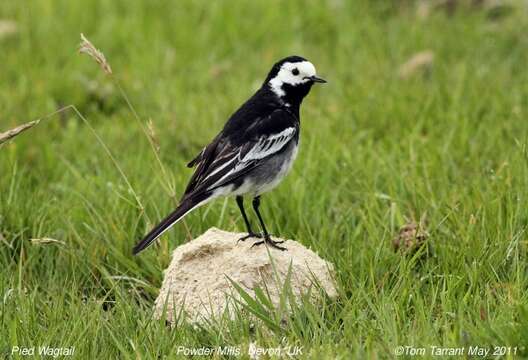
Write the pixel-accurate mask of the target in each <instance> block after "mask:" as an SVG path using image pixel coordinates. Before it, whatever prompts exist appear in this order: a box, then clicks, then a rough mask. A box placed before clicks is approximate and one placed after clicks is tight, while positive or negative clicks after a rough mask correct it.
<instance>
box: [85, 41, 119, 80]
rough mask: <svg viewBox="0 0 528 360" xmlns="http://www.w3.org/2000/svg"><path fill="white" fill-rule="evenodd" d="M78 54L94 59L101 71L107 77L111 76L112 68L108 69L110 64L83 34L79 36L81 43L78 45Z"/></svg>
mask: <svg viewBox="0 0 528 360" xmlns="http://www.w3.org/2000/svg"><path fill="white" fill-rule="evenodd" d="M79 53H81V54H86V55H88V56H89V57H91V58H92V59H94V60H95V61H96V62H97V63H98V64H99V66H100V67H101V69H103V71H104V72H105V73H107V74H108V75H112V68H111V67H110V64H109V63H108V61H106V58H105V56H104V54H103V53H102V52H101V51H100V50H98V49H97V48H96V47H95V46H93V44H92V43H91V42H90V40H88V39H87V38H86V37H85V36H84V34H81V43H80V44H79Z"/></svg>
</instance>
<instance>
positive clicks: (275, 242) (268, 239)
mask: <svg viewBox="0 0 528 360" xmlns="http://www.w3.org/2000/svg"><path fill="white" fill-rule="evenodd" d="M283 242H284V240H281V241H273V240H271V238H270V237H264V240H261V241H257V242H256V243H254V244H253V245H251V247H252V248H253V247H255V246H259V245H262V244H269V245H270V246H271V247H273V248H275V249H278V250H281V251H286V250H288V249H286V248H285V247H283V246H279V245H277V244H282V243H283Z"/></svg>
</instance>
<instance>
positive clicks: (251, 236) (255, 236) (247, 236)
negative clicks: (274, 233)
mask: <svg viewBox="0 0 528 360" xmlns="http://www.w3.org/2000/svg"><path fill="white" fill-rule="evenodd" d="M263 237H264V235H262V234H255V233H251V232H250V233H248V234H247V235H246V236H242V237H241V238H240V239H238V241H237V243H238V242H240V241H246V240H247V239H251V238H256V239H262V238H263Z"/></svg>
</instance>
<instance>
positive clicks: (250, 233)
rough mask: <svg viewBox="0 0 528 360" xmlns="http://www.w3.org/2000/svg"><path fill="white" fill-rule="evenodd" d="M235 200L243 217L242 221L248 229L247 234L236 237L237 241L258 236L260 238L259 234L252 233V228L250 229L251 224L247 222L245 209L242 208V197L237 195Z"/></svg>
mask: <svg viewBox="0 0 528 360" xmlns="http://www.w3.org/2000/svg"><path fill="white" fill-rule="evenodd" d="M236 202H237V205H238V208H239V209H240V212H241V213H242V217H243V218H244V222H245V223H246V228H247V231H248V234H247V235H246V236H243V237H241V238H240V239H238V241H244V240H247V239H249V238H259V239H260V238H262V235H261V234H257V233H254V232H253V230H252V229H251V224H250V223H249V220H248V218H247V215H246V210H244V198H243V197H242V196H240V195H238V196H237V197H236Z"/></svg>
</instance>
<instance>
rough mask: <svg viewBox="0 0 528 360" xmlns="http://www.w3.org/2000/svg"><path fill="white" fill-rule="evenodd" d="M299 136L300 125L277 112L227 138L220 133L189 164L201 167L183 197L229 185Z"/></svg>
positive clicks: (290, 116)
mask: <svg viewBox="0 0 528 360" xmlns="http://www.w3.org/2000/svg"><path fill="white" fill-rule="evenodd" d="M298 133H299V122H298V120H297V118H295V116H293V115H292V114H291V113H290V112H289V111H286V110H283V109H276V110H275V111H273V112H272V113H271V114H270V115H269V116H267V117H264V118H259V119H256V120H254V121H252V123H251V125H250V126H248V127H247V128H246V129H244V130H242V131H238V132H234V133H232V134H231V135H230V136H225V135H224V134H223V133H220V134H219V135H218V136H217V137H216V138H215V139H214V140H213V142H211V144H209V145H208V146H207V147H205V148H204V149H203V150H202V152H201V153H200V154H199V155H198V156H197V157H196V158H195V159H194V160H193V161H191V162H190V163H189V165H191V166H192V165H196V164H197V165H198V167H197V169H196V171H195V173H194V174H193V176H192V178H191V180H190V182H189V185H188V186H187V189H186V190H185V195H184V198H187V197H189V196H191V195H193V194H196V193H201V192H204V191H212V190H214V189H216V188H218V187H221V186H223V185H225V184H228V183H229V182H231V181H234V180H235V179H237V178H239V177H240V176H242V175H244V174H246V173H247V172H249V171H251V170H252V169H254V168H255V167H256V166H258V165H259V164H260V163H261V161H262V160H263V159H265V158H267V157H269V156H272V155H273V154H275V153H278V152H280V151H281V150H282V149H283V148H284V146H285V145H286V144H287V143H288V142H289V141H291V140H293V139H295V138H296V137H297V136H298Z"/></svg>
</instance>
